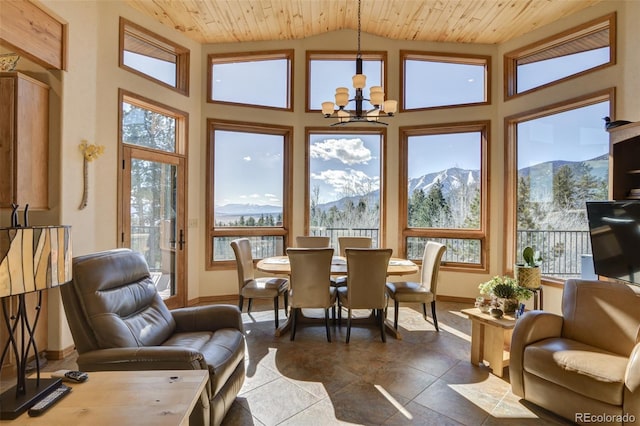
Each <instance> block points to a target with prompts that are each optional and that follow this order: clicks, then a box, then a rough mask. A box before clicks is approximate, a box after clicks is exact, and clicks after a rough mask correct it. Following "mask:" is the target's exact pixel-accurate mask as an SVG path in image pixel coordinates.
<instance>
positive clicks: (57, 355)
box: [45, 346, 76, 361]
mask: <svg viewBox="0 0 640 426" xmlns="http://www.w3.org/2000/svg"><path fill="white" fill-rule="evenodd" d="M75 350H76V347H75V346H69V347H67V348H64V349H62V350H60V351H50V350H47V351H46V352H45V353H46V354H47V359H48V360H52V361H53V360H60V359H65V358H66V357H68V356H69V355H71V354H72V353H73V351H75Z"/></svg>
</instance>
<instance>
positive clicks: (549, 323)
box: [509, 279, 640, 424]
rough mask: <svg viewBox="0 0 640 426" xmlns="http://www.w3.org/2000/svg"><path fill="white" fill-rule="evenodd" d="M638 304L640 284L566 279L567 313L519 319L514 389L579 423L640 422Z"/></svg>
mask: <svg viewBox="0 0 640 426" xmlns="http://www.w3.org/2000/svg"><path fill="white" fill-rule="evenodd" d="M639 308H640V288H639V287H636V286H632V285H627V284H624V283H621V282H604V281H586V280H578V279H571V280H568V281H567V282H566V283H565V285H564V291H563V294H562V316H560V315H555V314H552V313H549V312H544V311H530V312H527V313H525V314H524V315H523V316H522V317H521V318H520V319H519V320H518V322H517V323H516V326H515V328H514V331H513V336H512V340H511V357H510V361H509V378H510V380H511V389H512V391H513V393H514V394H515V395H517V396H520V397H522V398H524V399H525V400H528V401H531V402H533V403H535V404H537V405H539V406H541V407H544V408H546V409H548V410H550V411H552V412H554V413H556V414H559V415H560V416H562V417H565V418H567V419H569V420H571V421H573V422H576V423H593V418H591V417H589V416H591V415H599V416H600V415H602V416H603V418H606V419H607V421H606V422H604V423H603V424H605V423H606V424H625V423H626V424H632V423H634V421H633V420H631V421H629V420H630V419H635V421H638V420H640V343H639V342H640V340H639V338H640V334H639V331H640V328H639V327H640V309H639ZM605 416H609V417H605ZM625 416H626V417H625ZM599 423H602V422H599Z"/></svg>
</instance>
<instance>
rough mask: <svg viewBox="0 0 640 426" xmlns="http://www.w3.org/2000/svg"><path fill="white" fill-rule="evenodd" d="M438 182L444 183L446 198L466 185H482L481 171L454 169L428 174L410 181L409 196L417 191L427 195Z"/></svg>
mask: <svg viewBox="0 0 640 426" xmlns="http://www.w3.org/2000/svg"><path fill="white" fill-rule="evenodd" d="M438 181H439V182H441V183H442V194H443V195H444V196H445V198H446V197H447V195H448V194H449V193H451V191H452V190H454V189H456V188H460V187H461V186H464V185H465V184H466V185H468V186H470V187H477V186H478V185H479V184H480V171H479V170H467V169H460V168H458V167H452V168H450V169H446V170H442V171H440V172H437V173H428V174H426V175H423V176H420V177H419V178H414V179H409V194H413V191H415V190H416V189H422V190H423V191H424V192H425V194H426V193H428V192H429V190H430V189H431V187H432V186H433V184H435V183H436V182H438Z"/></svg>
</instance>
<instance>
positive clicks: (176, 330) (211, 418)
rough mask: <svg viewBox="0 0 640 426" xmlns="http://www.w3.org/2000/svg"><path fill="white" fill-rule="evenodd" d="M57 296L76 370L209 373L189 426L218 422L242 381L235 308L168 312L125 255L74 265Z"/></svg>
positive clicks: (82, 259) (136, 260)
mask: <svg viewBox="0 0 640 426" xmlns="http://www.w3.org/2000/svg"><path fill="white" fill-rule="evenodd" d="M60 289H61V294H62V301H63V304H64V309H65V313H66V316H67V320H68V322H69V327H70V329H71V333H72V336H73V340H74V343H75V345H76V349H77V351H78V360H77V362H78V367H79V369H80V370H82V371H109V370H111V371H116V370H117V371H123V370H125V371H129V370H197V369H203V370H208V371H209V381H208V383H207V386H206V387H205V391H204V392H203V395H202V397H201V398H200V400H199V402H198V404H197V405H196V407H195V408H194V410H193V412H192V414H191V417H190V419H189V423H190V424H192V425H209V424H212V425H218V424H220V423H221V422H222V419H223V418H224V416H225V415H226V413H227V412H228V411H229V408H230V407H231V405H232V403H233V401H234V400H235V398H236V396H237V394H238V392H239V391H240V388H241V387H242V384H243V383H244V378H245V361H244V356H245V337H244V333H243V325H242V317H241V314H240V311H239V309H238V308H237V307H236V306H232V305H210V306H197V307H190V308H181V309H174V310H169V309H168V308H167V306H166V305H165V303H164V302H163V300H162V298H161V297H160V295H159V294H158V292H157V290H156V288H155V286H154V283H153V281H152V279H151V275H150V272H149V268H148V266H147V263H146V261H145V259H144V257H143V256H142V255H141V254H140V253H137V252H134V251H131V250H129V249H115V250H108V251H104V252H99V253H94V254H89V255H86V256H79V257H76V258H74V259H73V280H72V281H71V282H70V283H68V284H66V285H64V286H61V287H60Z"/></svg>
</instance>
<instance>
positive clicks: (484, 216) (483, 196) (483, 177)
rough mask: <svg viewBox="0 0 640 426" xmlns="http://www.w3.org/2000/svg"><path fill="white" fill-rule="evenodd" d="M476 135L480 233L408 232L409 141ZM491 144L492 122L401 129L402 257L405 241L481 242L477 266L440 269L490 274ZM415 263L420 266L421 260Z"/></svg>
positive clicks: (448, 264) (447, 265)
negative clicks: (476, 133) (448, 135)
mask: <svg viewBox="0 0 640 426" xmlns="http://www.w3.org/2000/svg"><path fill="white" fill-rule="evenodd" d="M467 132H479V133H480V134H481V141H480V168H481V169H480V228H479V229H444V228H410V227H409V226H408V202H409V200H408V198H409V196H408V194H407V182H408V179H409V170H408V161H407V155H408V151H409V137H411V136H424V135H439V134H452V133H467ZM490 140H491V121H489V120H481V121H469V122H455V123H442V124H432V125H418V126H406V127H400V153H399V158H400V164H399V167H400V180H399V188H398V206H399V214H398V225H399V236H400V241H399V243H398V248H399V250H400V253H401V256H402V257H406V256H407V238H409V237H418V238H450V239H470V240H480V263H479V264H478V265H474V264H468V263H453V262H443V263H442V266H441V269H442V270H449V271H458V272H488V271H489V235H490V234H489V211H490V208H489V207H490V206H489V196H490V194H491V191H490V188H489V185H490V182H489V176H490V170H489V167H490V161H489V156H490V151H489V150H490ZM416 260H418V263H420V262H421V260H420V259H416Z"/></svg>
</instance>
